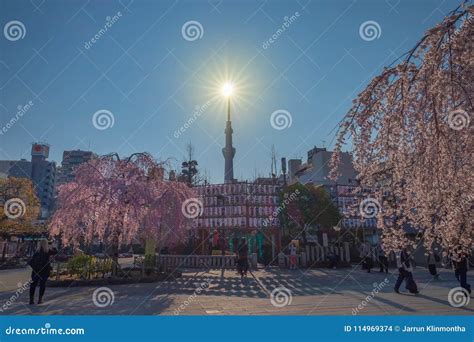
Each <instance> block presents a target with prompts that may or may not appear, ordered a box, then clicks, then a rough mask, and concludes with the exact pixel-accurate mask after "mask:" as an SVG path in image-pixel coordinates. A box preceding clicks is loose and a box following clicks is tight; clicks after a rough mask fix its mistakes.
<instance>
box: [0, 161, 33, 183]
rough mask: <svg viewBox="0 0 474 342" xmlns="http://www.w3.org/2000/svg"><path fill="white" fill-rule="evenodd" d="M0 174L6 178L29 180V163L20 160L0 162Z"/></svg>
mask: <svg viewBox="0 0 474 342" xmlns="http://www.w3.org/2000/svg"><path fill="white" fill-rule="evenodd" d="M0 173H2V174H4V175H5V176H6V177H15V178H28V179H31V161H28V160H26V159H21V160H0Z"/></svg>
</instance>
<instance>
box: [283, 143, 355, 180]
mask: <svg viewBox="0 0 474 342" xmlns="http://www.w3.org/2000/svg"><path fill="white" fill-rule="evenodd" d="M333 153H334V152H332V151H327V150H326V148H320V147H316V146H315V147H314V148H313V149H311V150H309V151H308V161H307V163H305V164H302V163H301V160H300V159H291V160H290V161H289V162H290V164H289V169H290V183H295V182H300V183H302V184H308V183H311V184H317V185H335V184H351V183H352V184H353V183H354V182H355V179H356V176H357V173H356V171H355V169H354V166H353V164H352V156H351V155H350V153H348V152H341V162H340V166H339V169H338V171H339V174H340V176H339V178H338V179H337V180H336V181H333V180H330V179H329V173H330V171H331V165H330V161H331V158H332V155H333ZM292 173H293V175H292ZM291 176H293V177H291Z"/></svg>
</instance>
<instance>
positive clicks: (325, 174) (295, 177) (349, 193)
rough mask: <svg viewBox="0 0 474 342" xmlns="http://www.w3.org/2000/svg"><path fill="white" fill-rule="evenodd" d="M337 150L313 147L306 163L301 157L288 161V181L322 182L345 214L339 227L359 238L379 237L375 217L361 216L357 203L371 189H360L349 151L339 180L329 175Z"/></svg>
mask: <svg viewBox="0 0 474 342" xmlns="http://www.w3.org/2000/svg"><path fill="white" fill-rule="evenodd" d="M333 153H334V152H332V151H328V150H327V149H326V148H320V147H316V146H315V147H314V148H313V149H311V150H309V151H308V160H307V162H306V163H303V162H302V160H301V159H290V160H289V161H288V170H289V171H288V177H289V184H294V183H301V184H313V185H322V186H323V187H324V188H325V189H326V191H327V192H328V193H329V194H330V196H331V198H332V200H333V202H334V203H335V204H336V205H337V207H338V209H339V212H340V213H341V215H342V217H343V218H342V220H341V222H340V227H341V228H342V229H349V230H353V231H355V235H354V236H357V239H359V240H370V241H372V242H376V241H377V240H378V237H377V231H376V226H377V222H376V219H375V218H363V217H361V215H360V213H359V210H358V207H359V204H360V202H361V201H362V200H363V199H365V198H366V197H370V193H371V191H370V190H368V189H363V190H362V192H358V193H357V192H356V191H357V190H358V181H357V172H356V170H355V169H354V166H353V163H352V156H351V154H350V153H348V152H341V160H340V166H339V169H338V173H339V174H340V176H339V178H338V179H337V180H336V181H333V180H331V179H329V174H330V170H331V166H330V161H331V158H332V155H333Z"/></svg>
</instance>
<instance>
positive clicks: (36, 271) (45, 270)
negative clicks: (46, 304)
mask: <svg viewBox="0 0 474 342" xmlns="http://www.w3.org/2000/svg"><path fill="white" fill-rule="evenodd" d="M57 252H58V251H57V250H56V249H55V248H53V249H51V250H50V249H49V246H48V241H47V240H40V242H39V245H38V250H37V251H36V252H35V254H33V257H32V258H31V260H30V262H29V263H28V265H29V266H30V267H31V269H32V271H31V284H30V304H31V305H32V304H34V303H35V291H36V287H37V286H38V284H39V299H38V304H42V303H43V296H44V292H45V290H46V281H47V280H48V278H49V275H50V273H51V264H50V262H49V258H50V256H52V255H55V254H57Z"/></svg>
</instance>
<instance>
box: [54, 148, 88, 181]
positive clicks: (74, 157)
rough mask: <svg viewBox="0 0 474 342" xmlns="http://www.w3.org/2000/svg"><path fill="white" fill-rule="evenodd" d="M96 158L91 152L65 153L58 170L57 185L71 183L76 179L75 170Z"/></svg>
mask: <svg viewBox="0 0 474 342" xmlns="http://www.w3.org/2000/svg"><path fill="white" fill-rule="evenodd" d="M95 157H96V154H95V153H93V152H91V151H81V150H72V151H64V152H63V160H62V162H61V167H60V168H59V169H58V179H57V185H61V184H64V183H67V182H71V181H73V180H74V177H75V169H76V168H77V167H78V166H79V165H81V164H83V163H86V162H88V161H89V160H91V159H93V158H95Z"/></svg>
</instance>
